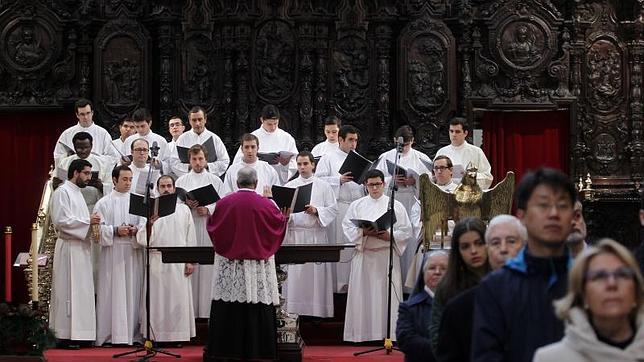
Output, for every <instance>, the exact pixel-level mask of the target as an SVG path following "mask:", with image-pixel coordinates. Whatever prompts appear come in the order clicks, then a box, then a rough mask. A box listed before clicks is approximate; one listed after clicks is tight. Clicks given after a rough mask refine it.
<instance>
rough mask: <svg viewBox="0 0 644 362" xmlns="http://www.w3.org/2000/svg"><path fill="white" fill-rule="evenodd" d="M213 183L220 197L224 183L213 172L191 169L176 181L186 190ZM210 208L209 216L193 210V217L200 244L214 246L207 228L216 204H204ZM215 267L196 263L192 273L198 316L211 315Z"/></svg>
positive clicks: (207, 316) (194, 299)
mask: <svg viewBox="0 0 644 362" xmlns="http://www.w3.org/2000/svg"><path fill="white" fill-rule="evenodd" d="M206 185H212V187H214V188H215V191H217V193H218V194H219V196H220V197H223V196H222V194H223V192H224V184H223V183H222V182H221V179H220V178H219V176H217V175H215V174H212V173H210V172H208V171H206V170H203V171H202V172H200V173H196V172H194V170H193V171H190V172H189V173H187V174H185V175H184V176H181V177H179V179H178V180H177V182H176V186H177V187H181V188H183V189H184V190H186V191H192V190H194V189H197V188H199V187H203V186H206ZM203 206H205V207H206V208H207V209H208V216H199V215H198V214H197V210H196V209H195V210H192V219H193V220H194V223H195V233H196V235H197V245H198V246H212V241H211V240H210V235H208V230H207V229H206V224H208V218H209V217H210V215H212V214H213V212H214V211H215V206H216V204H210V205H203ZM213 273H214V269H213V266H212V265H200V264H196V265H195V269H194V272H193V274H192V277H191V279H192V300H193V303H194V311H195V316H196V317H197V318H209V317H210V305H211V304H212V296H211V295H210V292H211V289H212V278H213Z"/></svg>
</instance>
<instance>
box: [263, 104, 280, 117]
mask: <svg viewBox="0 0 644 362" xmlns="http://www.w3.org/2000/svg"><path fill="white" fill-rule="evenodd" d="M259 116H260V117H262V118H263V119H273V118H277V119H279V118H280V111H279V109H277V107H275V106H274V105H272V104H267V105H265V106H264V108H262V111H261V112H260V114H259Z"/></svg>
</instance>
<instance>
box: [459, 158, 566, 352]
mask: <svg viewBox="0 0 644 362" xmlns="http://www.w3.org/2000/svg"><path fill="white" fill-rule="evenodd" d="M576 198H577V191H576V190H575V186H574V185H573V184H572V183H571V182H570V179H569V178H568V176H567V175H565V174H563V173H562V172H561V171H557V170H553V169H548V168H542V169H538V170H537V171H534V172H530V173H528V174H526V175H525V176H524V177H523V179H522V180H521V182H520V183H519V185H518V186H517V191H516V200H517V217H518V218H519V219H520V220H521V222H522V223H523V225H525V227H526V229H527V232H528V241H527V245H526V247H525V248H523V249H522V250H521V251H520V252H519V254H518V255H517V256H516V257H515V258H513V259H510V260H508V261H507V262H506V263H505V265H503V267H502V268H501V269H500V270H497V271H495V272H494V273H492V274H490V275H488V276H487V277H486V278H485V279H483V281H482V282H481V283H480V284H479V286H478V287H477V290H476V296H475V311H474V329H473V331H472V355H471V356H472V361H474V362H478V361H532V358H533V355H534V352H535V351H536V350H537V348H539V347H542V346H545V345H547V344H550V343H554V342H557V341H559V340H561V338H562V337H563V331H564V326H563V322H562V321H561V320H559V319H558V318H557V317H556V316H555V313H554V308H553V307H552V303H553V301H554V300H557V299H560V298H561V297H563V296H564V294H565V293H566V290H567V286H568V268H569V266H570V261H571V260H570V259H571V258H570V253H569V251H568V248H567V247H566V239H567V238H568V235H570V232H571V231H572V225H573V224H572V221H573V217H574V214H575V211H574V207H573V205H574V203H575V200H576Z"/></svg>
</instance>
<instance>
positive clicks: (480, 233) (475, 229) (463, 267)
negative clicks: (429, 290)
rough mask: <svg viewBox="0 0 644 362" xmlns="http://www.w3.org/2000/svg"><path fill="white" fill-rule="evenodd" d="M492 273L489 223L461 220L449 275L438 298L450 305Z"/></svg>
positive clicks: (442, 284) (456, 227) (455, 237)
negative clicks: (488, 236) (486, 228)
mask: <svg viewBox="0 0 644 362" xmlns="http://www.w3.org/2000/svg"><path fill="white" fill-rule="evenodd" d="M489 269H490V265H489V263H488V255H487V245H486V244H485V223H484V222H483V220H481V219H479V218H475V217H468V218H465V219H461V220H460V221H459V222H457V223H456V226H454V231H453V232H452V241H451V251H450V254H449V263H448V265H447V272H446V273H445V276H444V277H443V280H442V281H441V283H440V284H439V288H438V293H437V298H439V299H440V300H441V301H442V302H445V303H446V302H447V301H449V300H450V299H451V298H452V297H454V296H456V294H458V293H460V292H462V291H463V290H465V289H469V288H471V287H473V286H475V285H476V284H478V282H479V280H480V279H481V277H483V275H485V274H486V273H487V272H488V271H489Z"/></svg>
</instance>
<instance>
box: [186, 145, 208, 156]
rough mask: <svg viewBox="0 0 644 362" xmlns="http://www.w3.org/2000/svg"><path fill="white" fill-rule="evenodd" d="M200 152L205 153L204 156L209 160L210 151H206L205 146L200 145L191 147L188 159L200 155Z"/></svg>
mask: <svg viewBox="0 0 644 362" xmlns="http://www.w3.org/2000/svg"><path fill="white" fill-rule="evenodd" d="M199 152H203V156H204V157H205V158H206V159H207V158H208V150H207V149H206V147H204V146H203V145H200V144H198V143H197V144H196V145H193V146H192V147H190V149H189V150H188V157H190V156H192V155H198V154H199Z"/></svg>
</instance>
